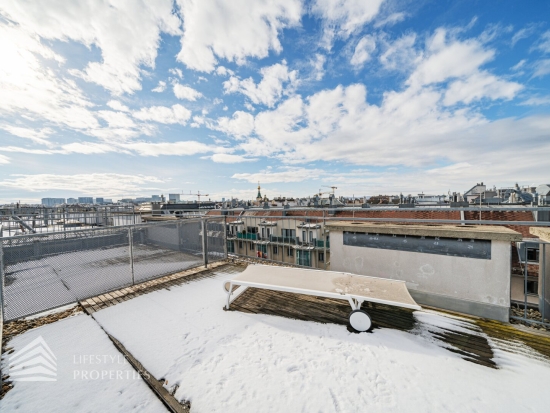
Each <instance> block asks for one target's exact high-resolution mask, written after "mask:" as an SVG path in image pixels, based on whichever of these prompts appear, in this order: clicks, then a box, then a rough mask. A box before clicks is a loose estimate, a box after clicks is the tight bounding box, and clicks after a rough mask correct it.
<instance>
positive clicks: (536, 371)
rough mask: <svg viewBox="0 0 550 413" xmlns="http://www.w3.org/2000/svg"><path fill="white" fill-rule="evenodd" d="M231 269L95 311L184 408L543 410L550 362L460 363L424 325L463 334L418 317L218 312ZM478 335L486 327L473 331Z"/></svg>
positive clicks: (549, 397)
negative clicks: (374, 322) (411, 322)
mask: <svg viewBox="0 0 550 413" xmlns="http://www.w3.org/2000/svg"><path fill="white" fill-rule="evenodd" d="M230 277H231V274H224V273H219V274H218V275H217V276H216V277H213V278H209V279H201V280H200V281H196V282H191V283H188V284H184V285H182V286H178V287H171V288H170V291H168V290H159V291H155V292H152V293H150V294H146V295H143V296H140V297H137V298H135V299H133V300H129V301H126V302H124V303H122V304H118V305H116V306H113V307H109V308H106V309H104V310H101V311H99V312H96V313H94V317H95V318H96V320H98V322H99V323H100V324H101V325H102V326H103V327H104V328H105V329H106V330H107V331H108V332H109V333H110V334H112V335H114V336H115V337H116V338H117V339H119V340H120V341H121V342H122V343H123V344H124V346H125V347H126V348H127V349H128V350H129V351H130V352H131V353H132V354H133V355H134V356H135V357H136V358H138V359H139V360H140V362H141V363H143V365H144V366H145V367H146V368H147V369H148V370H149V371H150V372H151V373H152V374H153V375H154V376H155V377H156V378H157V379H160V378H163V379H165V380H167V382H168V383H167V385H166V387H167V388H169V389H170V388H172V387H173V386H175V385H178V386H179V387H178V390H177V391H176V393H175V397H176V398H177V399H178V400H189V401H190V402H191V406H192V410H193V412H226V411H243V412H259V411H261V412H281V411H292V412H313V411H315V412H365V411H368V412H401V411H407V412H441V411H449V412H468V411H500V412H507V411H546V410H547V409H548V406H549V405H550V393H549V392H547V391H546V390H547V389H546V384H545V383H548V382H549V381H550V366H549V364H547V363H546V362H543V361H540V360H538V359H537V358H528V357H525V356H522V355H518V354H511V353H508V352H504V351H501V350H498V349H496V348H495V350H494V352H495V361H496V362H497V364H498V365H499V369H490V368H487V367H484V366H480V365H477V364H474V363H471V362H468V361H465V360H463V359H462V358H460V356H458V355H457V354H455V353H452V352H450V351H448V350H447V349H445V348H443V347H441V345H438V344H436V341H435V340H434V339H433V338H432V336H431V335H430V334H427V332H428V330H431V331H437V329H442V328H448V329H452V330H455V331H461V330H464V331H466V330H467V331H469V332H470V333H471V326H469V325H468V324H467V323H465V322H464V321H463V320H461V319H460V318H453V317H446V316H443V315H442V314H438V313H435V312H423V311H421V312H416V313H415V316H416V318H417V320H418V322H419V325H418V327H417V328H416V329H415V331H413V332H410V333H409V332H402V331H397V330H392V329H376V330H375V331H374V332H373V333H372V334H369V333H362V334H353V333H350V332H348V331H347V329H346V328H345V327H344V326H341V325H333V324H320V323H315V322H306V321H299V320H291V319H287V318H282V317H276V316H269V315H262V314H245V313H241V312H237V311H223V309H222V307H223V305H224V302H225V299H226V296H225V294H224V292H223V290H222V283H223V280H226V279H229V278H230ZM479 334H483V333H482V332H479Z"/></svg>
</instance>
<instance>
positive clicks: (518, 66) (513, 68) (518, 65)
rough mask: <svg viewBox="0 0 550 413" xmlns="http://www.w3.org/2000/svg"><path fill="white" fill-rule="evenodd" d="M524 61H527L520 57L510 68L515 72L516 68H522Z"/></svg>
mask: <svg viewBox="0 0 550 413" xmlns="http://www.w3.org/2000/svg"><path fill="white" fill-rule="evenodd" d="M525 63H527V60H526V59H521V60H520V61H519V62H517V63H516V64H515V65H514V66H512V67H511V68H510V69H511V70H513V71H514V72H517V71H518V70H520V69H522V68H523V67H524V66H525Z"/></svg>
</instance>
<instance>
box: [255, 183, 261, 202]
mask: <svg viewBox="0 0 550 413" xmlns="http://www.w3.org/2000/svg"><path fill="white" fill-rule="evenodd" d="M256 199H262V193H261V192H260V181H258V195H257V196H256Z"/></svg>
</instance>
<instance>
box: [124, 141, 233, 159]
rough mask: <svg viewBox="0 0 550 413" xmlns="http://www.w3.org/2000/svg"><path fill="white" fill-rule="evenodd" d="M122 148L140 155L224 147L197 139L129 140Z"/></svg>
mask: <svg viewBox="0 0 550 413" xmlns="http://www.w3.org/2000/svg"><path fill="white" fill-rule="evenodd" d="M120 146H121V147H122V148H125V149H127V150H130V151H133V152H136V153H137V154H139V155H141V156H161V155H173V156H189V155H196V154H198V153H206V152H223V151H225V149H223V148H217V147H214V146H210V145H206V144H204V143H201V142H197V141H181V142H160V143H156V142H131V143H125V144H121V145H120Z"/></svg>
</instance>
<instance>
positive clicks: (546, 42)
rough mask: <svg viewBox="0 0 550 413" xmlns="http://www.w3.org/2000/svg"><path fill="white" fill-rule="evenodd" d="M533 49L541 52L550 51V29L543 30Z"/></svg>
mask: <svg viewBox="0 0 550 413" xmlns="http://www.w3.org/2000/svg"><path fill="white" fill-rule="evenodd" d="M535 49H537V50H539V51H541V52H542V53H550V30H547V31H546V32H544V33H543V34H542V35H541V36H540V39H539V41H538V43H537V45H536V46H535Z"/></svg>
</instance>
